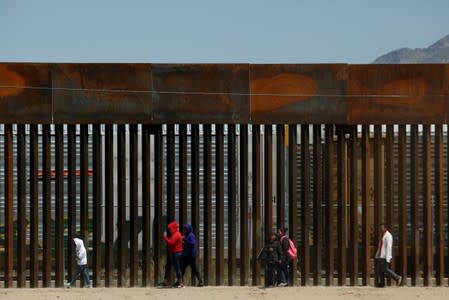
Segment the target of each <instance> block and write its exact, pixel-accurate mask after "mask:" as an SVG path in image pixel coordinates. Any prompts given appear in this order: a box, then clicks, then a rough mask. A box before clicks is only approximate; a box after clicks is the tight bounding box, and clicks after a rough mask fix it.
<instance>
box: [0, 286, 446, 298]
mask: <svg viewBox="0 0 449 300" xmlns="http://www.w3.org/2000/svg"><path fill="white" fill-rule="evenodd" d="M448 298H449V288H447V287H446V288H445V287H440V288H435V287H433V288H423V287H388V288H384V289H376V288H370V287H285V288H269V289H264V288H259V287H204V288H195V287H186V288H183V289H157V288H94V289H81V288H73V289H2V290H0V299H2V300H4V299H14V300H17V299H27V300H37V299H39V300H40V299H57V300H64V299H95V300H102V299H104V300H116V299H117V300H118V299H126V300H132V299H177V300H181V299H189V300H221V299H223V300H224V299H226V300H229V299H242V300H246V299H258V300H262V299H282V300H288V299H307V300H314V299H320V300H326V299H345V300H351V299H365V300H383V299H394V300H397V299H407V300H413V299H423V300H424V299H425V300H438V299H448Z"/></svg>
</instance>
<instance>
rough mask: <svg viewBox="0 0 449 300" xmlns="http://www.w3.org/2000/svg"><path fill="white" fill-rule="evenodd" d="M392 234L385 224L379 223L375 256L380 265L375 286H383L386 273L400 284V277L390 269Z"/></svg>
mask: <svg viewBox="0 0 449 300" xmlns="http://www.w3.org/2000/svg"><path fill="white" fill-rule="evenodd" d="M392 249H393V236H392V235H391V233H390V232H389V231H388V227H387V224H384V223H382V224H380V225H379V245H378V247H377V251H376V256H375V258H376V259H377V260H378V261H379V265H380V281H379V283H378V284H377V287H385V276H386V275H387V274H388V276H390V277H391V278H393V279H394V280H396V284H397V285H401V283H402V277H401V276H399V275H398V274H396V273H395V272H394V271H393V270H391V269H390V266H389V264H390V261H391V258H392V254H391V252H392Z"/></svg>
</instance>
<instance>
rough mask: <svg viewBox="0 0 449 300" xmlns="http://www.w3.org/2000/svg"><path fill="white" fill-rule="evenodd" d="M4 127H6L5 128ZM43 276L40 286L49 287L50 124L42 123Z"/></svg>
mask: <svg viewBox="0 0 449 300" xmlns="http://www.w3.org/2000/svg"><path fill="white" fill-rule="evenodd" d="M5 129H6V128H5ZM42 147H43V153H42V155H43V159H42V164H43V169H44V172H43V173H44V182H43V191H42V192H43V195H42V197H43V205H42V209H43V220H42V221H43V248H44V249H43V251H44V253H43V276H42V286H43V287H50V281H51V248H52V246H51V244H52V243H51V235H52V234H51V222H52V220H51V185H50V182H51V177H50V176H51V174H50V169H51V150H50V149H51V139H50V125H47V124H46V125H44V132H43V145H42Z"/></svg>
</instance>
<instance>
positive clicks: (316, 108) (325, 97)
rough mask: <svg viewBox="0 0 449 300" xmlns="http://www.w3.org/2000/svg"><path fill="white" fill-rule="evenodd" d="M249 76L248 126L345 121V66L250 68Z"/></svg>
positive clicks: (257, 66)
mask: <svg viewBox="0 0 449 300" xmlns="http://www.w3.org/2000/svg"><path fill="white" fill-rule="evenodd" d="M250 76H251V119H250V121H251V123H254V124H264V123H274V124H276V123H278V124H279V123H280V124H283V123H303V124H305V123H337V124H339V123H344V122H345V121H346V101H345V97H344V95H345V90H346V84H347V82H346V80H347V75H346V65H344V64H320V65H307V64H304V65H293V64H292V65H251V66H250ZM319 120H321V121H319Z"/></svg>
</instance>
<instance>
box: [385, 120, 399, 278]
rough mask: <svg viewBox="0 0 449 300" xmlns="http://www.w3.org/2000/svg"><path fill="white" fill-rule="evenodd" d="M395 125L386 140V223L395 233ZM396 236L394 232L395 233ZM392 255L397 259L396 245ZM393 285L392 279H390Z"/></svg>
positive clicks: (392, 261)
mask: <svg viewBox="0 0 449 300" xmlns="http://www.w3.org/2000/svg"><path fill="white" fill-rule="evenodd" d="M393 129H394V128H393V125H387V135H386V139H385V165H386V172H385V181H386V184H385V197H386V199H385V204H386V205H385V208H386V222H387V224H388V226H390V231H391V232H393V230H394V228H395V224H394V223H396V222H395V221H396V220H397V219H396V218H394V130H393ZM393 235H394V232H393ZM392 255H393V257H395V245H393V249H392ZM395 265H396V260H395V259H392V260H391V263H390V267H391V268H392V269H393V270H394V269H395ZM388 281H389V282H390V283H391V279H390V278H388Z"/></svg>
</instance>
